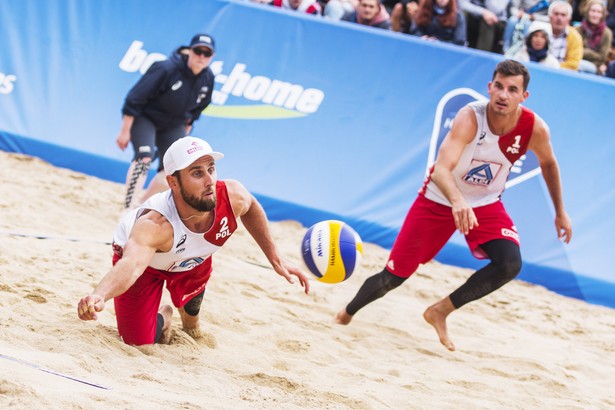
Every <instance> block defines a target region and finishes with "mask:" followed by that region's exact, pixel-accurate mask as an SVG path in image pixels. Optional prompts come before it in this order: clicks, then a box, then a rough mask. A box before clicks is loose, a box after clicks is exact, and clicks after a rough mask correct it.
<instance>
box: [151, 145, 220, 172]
mask: <svg viewBox="0 0 615 410" xmlns="http://www.w3.org/2000/svg"><path fill="white" fill-rule="evenodd" d="M207 155H209V156H210V157H213V159H221V158H224V154H222V153H221V152H216V151H214V150H213V149H212V148H211V146H210V145H209V144H208V143H207V142H205V141H204V140H202V139H200V138H196V137H191V136H187V137H183V138H180V139H178V140H177V141H175V142H174V143H173V144H171V146H170V147H169V149H168V150H167V152H165V153H164V157H163V158H162V163H163V165H164V172H165V173H166V174H167V175H172V174H173V173H174V172H175V171H179V170H181V169H184V168H187V167H188V166H189V165H190V164H192V163H193V162H194V161H196V160H197V159H199V158H201V157H205V156H207Z"/></svg>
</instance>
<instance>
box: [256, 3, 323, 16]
mask: <svg viewBox="0 0 615 410" xmlns="http://www.w3.org/2000/svg"><path fill="white" fill-rule="evenodd" d="M257 1H259V0H257ZM259 2H260V3H263V2H262V1H259ZM269 3H270V4H271V5H272V6H274V7H280V8H283V9H286V10H293V11H299V12H302V13H308V14H313V15H317V16H320V15H322V8H321V7H320V3H319V2H318V1H317V0H273V1H270V2H269Z"/></svg>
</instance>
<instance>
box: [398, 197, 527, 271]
mask: <svg viewBox="0 0 615 410" xmlns="http://www.w3.org/2000/svg"><path fill="white" fill-rule="evenodd" d="M473 210H474V214H475V215H476V218H477V220H478V226H477V227H475V228H474V229H472V230H470V232H469V233H468V234H467V235H465V239H466V242H467V243H468V247H469V248H470V251H471V252H472V255H474V256H475V257H476V258H478V259H485V258H487V255H486V254H485V252H484V251H483V250H482V249H481V247H480V245H481V244H483V243H486V242H489V241H491V240H494V239H507V240H509V241H513V242H514V243H516V244H517V245H519V234H518V233H517V229H516V228H515V225H514V223H513V221H512V219H511V218H510V216H509V215H508V213H507V212H506V209H505V208H504V204H502V201H497V202H494V203H492V204H489V205H485V206H480V207H477V208H473ZM455 230H456V228H455V220H454V218H453V213H452V211H451V207H449V206H446V205H441V204H439V203H437V202H434V201H432V200H429V199H427V198H425V196H423V195H419V196H418V197H417V199H416V200H415V201H414V204H412V207H411V208H410V211H409V212H408V215H406V220H405V221H404V223H403V225H402V227H401V230H400V231H399V235H398V236H397V239H395V243H394V244H393V249H391V254H390V256H389V260H388V262H387V265H386V266H387V269H388V270H389V271H390V272H391V273H393V274H394V275H397V276H400V277H402V278H407V277H409V276H410V275H412V274H413V273H414V272H415V271H416V270H417V268H418V267H419V264H422V263H427V262H429V261H430V260H432V259H433V258H434V257H435V256H436V255H437V253H438V252H439V251H440V250H441V249H442V247H444V245H445V244H446V242H448V240H449V239H450V237H451V236H452V235H453V233H455Z"/></svg>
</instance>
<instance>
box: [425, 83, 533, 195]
mask: <svg viewBox="0 0 615 410" xmlns="http://www.w3.org/2000/svg"><path fill="white" fill-rule="evenodd" d="M485 100H487V98H486V97H485V96H484V95H482V94H480V93H478V92H476V91H474V90H472V89H471V88H456V89H454V90H451V91H449V92H448V93H446V94H445V95H444V96H443V97H442V98H441V99H440V102H439V103H438V106H437V107H436V116H435V119H434V126H433V130H432V134H431V141H430V144H429V153H428V157H427V166H426V167H425V176H428V175H429V169H430V168H431V167H432V166H433V164H434V162H436V156H437V155H438V149H439V148H440V144H442V140H444V137H446V134H448V132H449V131H450V129H451V127H452V126H453V121H454V119H455V116H456V115H457V112H459V110H461V108H463V107H464V106H465V105H466V104H469V103H471V102H474V101H485ZM483 138H484V135H481V137H480V140H479V143H478V144H479V145H480V144H481V142H482V139H483ZM517 145H518V141H517ZM519 148H520V146H515V143H513V144H512V145H511V146H510V149H511V151H509V152H512V150H515V149H519ZM517 153H518V151H517ZM492 171H493V169H492ZM539 174H540V167H539V164H538V159H537V158H536V156H535V155H534V153H532V152H528V153H527V154H524V155H522V156H521V157H519V159H518V160H517V161H515V163H514V164H513V166H512V167H511V169H510V175H509V176H508V181H506V188H510V187H513V186H515V185H517V184H519V183H521V182H523V181H527V180H528V179H530V178H533V177H535V176H536V175H539ZM494 175H495V173H494Z"/></svg>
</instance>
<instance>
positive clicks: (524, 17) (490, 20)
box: [250, 0, 615, 78]
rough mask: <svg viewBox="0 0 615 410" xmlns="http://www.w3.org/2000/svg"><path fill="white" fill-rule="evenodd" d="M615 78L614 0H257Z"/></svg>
mask: <svg viewBox="0 0 615 410" xmlns="http://www.w3.org/2000/svg"><path fill="white" fill-rule="evenodd" d="M250 1H253V2H259V3H263V4H267V5H271V6H273V7H279V8H282V9H287V10H289V11H294V12H300V13H308V14H312V15H314V16H318V17H322V18H326V19H331V20H340V21H347V22H350V23H355V24H361V25H364V26H369V27H374V28H378V29H384V30H391V31H395V32H399V33H402V34H407V35H414V36H418V37H420V38H422V39H425V40H428V41H442V42H447V43H451V44H455V45H457V46H461V47H470V48H475V49H478V50H484V51H489V52H492V53H499V54H504V55H506V56H507V57H509V58H513V59H516V60H518V61H522V62H536V63H539V64H544V65H546V66H549V67H552V68H561V69H568V70H574V71H580V72H584V73H590V74H596V75H604V76H608V77H612V78H615V38H614V36H613V30H615V0H250Z"/></svg>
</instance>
